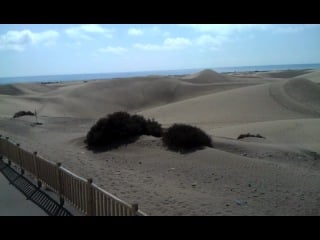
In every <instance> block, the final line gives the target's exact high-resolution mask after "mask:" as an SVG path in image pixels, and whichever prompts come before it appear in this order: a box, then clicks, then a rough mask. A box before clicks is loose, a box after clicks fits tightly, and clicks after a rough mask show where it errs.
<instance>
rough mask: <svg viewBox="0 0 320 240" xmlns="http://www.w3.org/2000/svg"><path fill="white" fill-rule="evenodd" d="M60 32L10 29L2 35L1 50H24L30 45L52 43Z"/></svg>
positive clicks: (0, 39) (0, 36) (0, 38)
mask: <svg viewBox="0 0 320 240" xmlns="http://www.w3.org/2000/svg"><path fill="white" fill-rule="evenodd" d="M58 37H59V33H58V32H56V31H53V30H48V31H43V32H38V33H35V32H32V31H30V30H28V29H25V30H22V31H8V32H7V33H5V34H3V35H0V50H15V51H23V50H25V48H26V47H27V46H28V45H31V44H32V45H36V44H44V45H50V44H53V43H55V41H56V40H57V39H58Z"/></svg>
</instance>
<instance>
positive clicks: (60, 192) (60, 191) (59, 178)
mask: <svg viewBox="0 0 320 240" xmlns="http://www.w3.org/2000/svg"><path fill="white" fill-rule="evenodd" d="M61 165H62V164H61V163H60V162H59V163H57V186H58V189H57V190H58V193H59V199H60V206H63V204H64V198H63V197H62V184H63V183H62V181H61V169H60V167H61Z"/></svg>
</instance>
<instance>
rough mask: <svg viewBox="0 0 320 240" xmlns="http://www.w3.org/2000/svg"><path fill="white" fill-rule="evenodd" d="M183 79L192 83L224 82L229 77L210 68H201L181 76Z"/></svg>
mask: <svg viewBox="0 0 320 240" xmlns="http://www.w3.org/2000/svg"><path fill="white" fill-rule="evenodd" d="M181 79H182V80H183V81H186V82H192V83H225V82H227V81H228V80H229V79H228V77H227V76H224V75H222V74H219V73H217V72H215V71H212V70H210V69H206V70H203V71H201V72H199V73H195V74H191V75H187V76H185V77H182V78H181Z"/></svg>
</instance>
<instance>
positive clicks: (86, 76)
mask: <svg viewBox="0 0 320 240" xmlns="http://www.w3.org/2000/svg"><path fill="white" fill-rule="evenodd" d="M210 69H212V70H214V71H216V72H218V73H225V72H248V71H275V70H297V69H320V64H289V65H265V66H241V67H220V68H210ZM201 70H203V68H201V69H179V70H163V71H143V72H118V73H89V74H66V75H48V76H26V77H7V78H0V84H9V83H31V82H60V81H79V80H83V81H85V80H94V79H106V80H107V79H112V78H127V77H140V76H148V75H163V76H166V75H184V74H192V73H196V72H199V71H201Z"/></svg>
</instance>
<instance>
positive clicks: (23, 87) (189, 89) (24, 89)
mask: <svg viewBox="0 0 320 240" xmlns="http://www.w3.org/2000/svg"><path fill="white" fill-rule="evenodd" d="M210 74H211V75H212V77H213V79H215V77H216V75H218V74H217V73H215V72H212V73H208V72H201V73H199V74H197V76H196V79H197V81H199V83H198V82H192V81H191V82H185V81H183V80H181V79H179V78H175V77H136V78H130V79H116V80H111V81H110V80H109V81H105V80H100V81H99V80H97V81H89V82H86V83H85V82H82V81H80V82H69V83H58V84H15V85H4V86H0V98H1V99H3V102H2V101H1V102H0V107H1V108H2V112H1V114H2V115H6V116H12V115H13V114H14V113H15V112H17V111H19V110H22V109H19V106H20V105H21V107H20V108H23V109H25V108H26V105H29V108H32V109H31V110H33V109H34V108H37V109H38V112H39V114H41V115H45V116H61V117H79V118H83V117H84V118H98V117H101V116H103V115H105V114H107V113H110V112H114V111H119V110H125V111H131V112H136V111H141V110H143V109H147V108H151V107H154V106H159V105H164V104H168V103H171V102H175V101H180V100H184V99H188V98H192V97H195V96H200V95H205V94H210V93H214V92H220V91H224V90H228V89H234V88H239V87H246V86H248V85H252V84H259V83H261V81H259V82H246V81H245V80H242V81H236V80H234V81H232V80H229V81H228V83H221V82H220V80H219V81H218V82H216V81H212V83H205V84H204V83H203V82H204V81H205V80H206V79H207V78H208V77H209V75H210ZM192 79H193V78H192ZM192 79H191V80H192ZM2 103H5V104H2Z"/></svg>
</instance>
